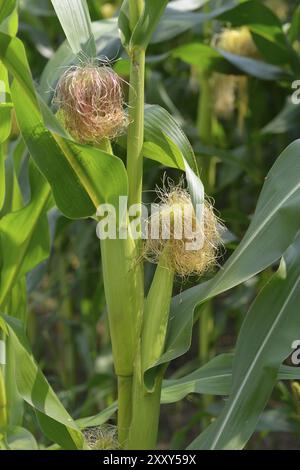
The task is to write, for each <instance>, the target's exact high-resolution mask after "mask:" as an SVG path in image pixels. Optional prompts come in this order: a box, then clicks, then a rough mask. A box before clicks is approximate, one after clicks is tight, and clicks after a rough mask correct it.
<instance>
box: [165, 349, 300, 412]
mask: <svg viewBox="0 0 300 470" xmlns="http://www.w3.org/2000/svg"><path fill="white" fill-rule="evenodd" d="M233 360H234V355H233V354H221V355H219V356H216V357H214V358H213V359H212V360H210V361H209V362H208V363H207V364H205V365H204V366H202V367H200V368H199V369H197V370H195V371H194V372H192V373H190V374H188V375H186V376H184V377H181V378H180V379H176V380H172V379H170V380H164V382H163V388H162V395H161V403H164V404H168V403H175V402H177V401H180V400H182V399H183V398H184V397H186V396H187V395H189V394H191V393H200V394H205V395H229V393H230V388H231V383H232V363H233ZM299 378H300V369H299V367H289V366H285V365H281V367H280V369H279V372H278V375H277V380H297V379H299Z"/></svg>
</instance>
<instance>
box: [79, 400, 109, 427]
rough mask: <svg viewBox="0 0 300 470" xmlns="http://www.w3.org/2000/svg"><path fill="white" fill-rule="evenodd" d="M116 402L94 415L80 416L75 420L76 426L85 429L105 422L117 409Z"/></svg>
mask: <svg viewBox="0 0 300 470" xmlns="http://www.w3.org/2000/svg"><path fill="white" fill-rule="evenodd" d="M117 409H118V404H117V402H114V403H112V404H111V405H110V406H108V407H107V408H105V410H103V411H101V412H100V413H98V414H97V415H95V416H89V417H88V418H81V419H78V420H77V421H76V424H77V426H78V427H79V428H80V429H85V428H89V427H93V426H102V424H105V423H106V422H107V421H108V420H109V419H110V418H111V417H112V416H113V415H114V414H115V412H116V411H117Z"/></svg>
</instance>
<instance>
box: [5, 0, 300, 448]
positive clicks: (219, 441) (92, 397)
mask: <svg viewBox="0 0 300 470" xmlns="http://www.w3.org/2000/svg"><path fill="white" fill-rule="evenodd" d="M74 66H75V67H77V68H74ZM72 67H73V68H72ZM103 67H104V68H105V67H107V68H109V70H113V71H114V72H109V73H108V74H109V77H113V79H114V80H115V79H116V80H120V83H121V85H120V86H121V87H122V92H123V94H124V97H122V98H120V97H119V95H118V97H117V98H118V105H120V102H121V101H122V103H121V108H118V110H117V111H118V112H120V113H121V114H120V115H119V119H120V122H121V124H120V127H122V126H123V127H122V129H121V132H119V131H120V129H119V128H117V127H116V119H117V118H116V116H117V115H116V114H114V117H113V119H112V121H113V123H114V127H113V128H110V129H109V131H110V134H109V133H106V134H103V135H101V136H100V137H101V138H100V137H99V139H96V138H95V139H94V140H93V141H92V139H91V137H89V138H85V137H86V134H87V132H89V133H90V134H89V135H90V136H91V135H94V133H95V132H96V131H95V127H93V126H92V127H91V126H90V128H89V129H88V128H86V130H85V131H84V129H85V127H84V126H85V124H86V123H88V121H87V119H88V118H87V113H88V111H85V112H81V115H80V116H79V114H77V118H78V119H79V117H80V120H79V124H78V121H76V122H75V118H74V114H70V115H69V114H68V113H69V108H66V106H65V101H64V100H65V98H66V97H65V95H66V94H68V92H69V90H70V89H71V87H72V86H73V82H72V83H71V85H70V86H69V85H68V86H66V87H65V88H63V85H65V83H64V82H63V81H62V79H61V77H62V76H63V74H64V73H68V71H70V70H71V71H72V72H74V70H79V71H81V70H83V69H84V70H87V71H88V73H89V70H91V69H92V70H96V71H97V73H98V72H99V69H100V74H101V73H102V72H101V70H103ZM95 73H96V72H95ZM110 74H111V75H110ZM118 76H119V77H120V79H119V78H115V77H118ZM97 77H98V75H97ZM60 79H61V81H60ZM88 80H91V81H90V82H89V81H88ZM92 80H93V78H91V77H88V79H86V78H85V79H84V80H83V81H82V82H80V86H79V85H78V89H76V90H77V93H78V95H76V96H75V97H76V98H77V96H81V94H80V93H81V91H82V90H81V87H82V86H83V87H84V86H89V83H91V82H92ZM103 80H105V78H104V79H103ZM58 83H60V84H61V88H60V89H58V88H57V86H58ZM114 83H115V82H114ZM118 83H119V82H118ZM74 86H76V83H75V85H74ZM299 87H300V7H299V5H298V2H297V1H287V0H265V1H264V0H246V1H243V0H226V1H225V0H209V1H205V0H171V1H168V0H136V1H132V0H124V1H121V0H115V1H113V0H111V1H106V0H87V1H86V0H52V1H50V0H19V1H17V0H0V335H1V336H0V338H1V339H0V448H1V449H3V450H5V449H6V450H7V449H10V450H21V449H25V450H44V449H51V450H57V449H64V450H71V449H99V450H101V449H120V448H124V449H155V448H156V449H192V450H202V449H209V450H215V449H222V450H223V449H234V450H241V449H250V450H258V449H265V450H273V449H281V450H284V449H298V450H299V449H300V233H299V232H300V140H299V138H300V99H299V98H300V93H299V92H298V89H299ZM57 90H58V91H57ZM108 91H109V93H107V95H105V98H107V96H108V98H109V99H111V100H112V96H113V93H116V91H115V89H114V92H112V90H108ZM117 91H118V92H119V89H117ZM59 93H60V94H59ZM94 93H98V94H99V103H98V104H97V106H98V107H99V109H98V108H97V111H99V112H100V111H101V112H103V107H102V108H101V109H100V105H101V100H103V99H104V98H103V97H102V95H101V93H102V91H101V89H95V90H94ZM103 96H104V95H103ZM57 97H58V98H59V99H60V100H61V101H59V99H58V98H57ZM73 98H74V97H73ZM123 100H124V102H123ZM75 101H76V100H75ZM78 103H79V99H78ZM110 104H111V103H108V105H107V106H110ZM64 106H65V107H64ZM102 106H103V103H102ZM86 109H87V108H86ZM108 109H110V108H107V109H106V115H107V113H108V111H107V110H108ZM71 111H72V112H73V110H71ZM113 112H114V113H116V109H114V110H113ZM61 113H65V114H64V116H63V117H64V119H62V117H61ZM103 116H105V114H103V115H102V121H101V120H100V124H101V125H102V124H103V119H104V117H103ZM93 117H94V116H93ZM67 118H68V119H69V121H67ZM97 118H98V116H97ZM84 132H85V133H84ZM97 132H98V131H97ZM170 181H171V183H170ZM169 184H171V185H173V186H174V187H178V185H179V186H180V185H181V186H180V187H184V188H186V189H185V191H186V194H188V196H187V197H188V198H189V199H188V200H189V201H190V202H191V204H192V205H193V207H195V203H196V202H198V203H199V202H200V204H202V205H203V207H204V199H203V197H204V192H205V194H206V200H207V201H209V203H211V204H213V206H214V211H215V214H216V215H217V216H218V220H219V222H218V224H219V226H220V227H221V225H222V226H223V229H222V230H221V229H220V234H221V235H220V236H221V237H222V246H221V247H220V248H219V250H218V255H217V260H216V262H215V263H214V266H213V267H210V268H209V269H207V270H206V269H203V273H202V272H201V275H198V274H199V273H198V271H197V270H193V269H191V270H190V271H189V270H188V268H186V270H185V271H182V272H183V273H184V275H180V274H182V273H181V271H180V270H179V268H178V267H177V265H176V266H175V265H174V263H175V261H174V260H175V255H176V253H175V252H174V251H173V252H172V249H175V248H174V246H175V244H172V245H169V248H168V245H166V247H167V248H166V247H165V246H164V249H163V250H162V251H159V253H158V259H157V260H156V261H157V263H158V266H157V267H156V266H155V263H151V262H149V260H148V258H147V259H143V254H144V247H143V246H144V245H143V242H142V241H141V240H138V241H135V240H131V239H130V240H129V241H123V240H109V241H102V240H101V249H100V241H99V239H98V238H97V235H96V225H97V222H98V221H99V219H97V216H96V211H97V208H98V206H99V205H100V204H104V203H110V204H112V205H113V206H115V207H117V201H118V198H119V196H128V198H129V202H130V204H134V203H137V204H140V203H141V201H143V202H144V203H145V204H146V205H147V206H149V205H150V204H151V203H153V202H157V199H158V195H159V194H160V191H162V192H168V190H169V189H168V185H169ZM157 188H160V189H159V190H158V189H157ZM161 188H163V189H161ZM178 191H179V190H178ZM207 204H208V202H207ZM206 210H207V211H208V209H206ZM207 213H208V212H207ZM204 214H205V211H204ZM128 218H129V216H128ZM126 220H127V219H126ZM126 223H127V222H126ZM172 246H173V248H172ZM170 247H171V248H170ZM167 249H168V250H167ZM198 254H199V253H198ZM168 257H169V258H168ZM167 258H168V262H166V263H167V264H166V265H167V268H166V267H165V265H164V262H165V261H166V259H167ZM182 262H183V261H182ZM170 266H172V268H170V269H169V267H170ZM174 266H175V267H174ZM182 269H183V268H182ZM199 272H200V271H199ZM171 297H172V298H171Z"/></svg>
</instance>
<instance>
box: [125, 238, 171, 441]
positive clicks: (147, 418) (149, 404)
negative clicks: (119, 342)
mask: <svg viewBox="0 0 300 470" xmlns="http://www.w3.org/2000/svg"><path fill="white" fill-rule="evenodd" d="M168 250H169V248H168V247H166V248H165V251H164V252H163V253H162V255H161V258H160V263H159V265H158V266H157V268H156V272H155V275H154V278H153V281H152V284H151V287H150V291H149V294H148V296H147V300H146V302H145V308H144V317H143V330H142V336H141V343H140V345H139V346H140V347H139V350H138V354H137V357H136V362H135V370H134V384H133V411H132V422H131V426H130V431H129V440H128V446H127V447H128V449H154V448H155V446H156V441H157V433H158V423H159V415H160V394H161V383H162V378H163V374H164V369H161V368H157V367H153V366H155V364H156V362H157V360H158V359H159V358H160V356H161V354H162V353H163V350H164V346H165V339H166V334H167V327H168V320H169V311H170V303H171V297H172V288H173V280H174V272H173V271H172V270H171V269H169V268H168V267H167V266H166V263H165V256H170V253H168ZM147 372H149V374H148V376H147V379H146V378H145V373H147ZM145 383H146V385H147V387H148V388H147V389H146V386H145Z"/></svg>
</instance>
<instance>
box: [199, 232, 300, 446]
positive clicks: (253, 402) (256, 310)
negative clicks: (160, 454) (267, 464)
mask: <svg viewBox="0 0 300 470" xmlns="http://www.w3.org/2000/svg"><path fill="white" fill-rule="evenodd" d="M299 302H300V237H298V238H297V240H296V241H295V243H294V244H293V245H292V246H291V247H290V248H289V249H288V250H287V252H286V254H285V255H284V261H283V263H282V265H281V268H280V269H279V271H278V273H276V274H275V275H274V276H273V278H272V279H271V281H270V282H269V283H268V284H267V286H266V287H265V288H264V289H263V290H262V291H261V293H260V294H259V295H258V297H257V298H256V300H255V302H254V304H253V305H252V307H251V309H250V311H249V313H248V315H247V317H246V319H245V321H244V323H243V326H242V329H241V332H240V334H239V337H238V342H237V348H236V353H235V358H234V363H233V372H232V387H231V393H230V396H229V399H228V400H227V401H226V405H225V407H224V409H223V411H222V412H221V414H220V415H219V417H218V418H217V420H216V421H214V422H213V424H212V425H210V426H209V428H208V429H207V430H205V431H204V433H203V434H202V435H200V436H199V438H196V439H195V441H194V442H193V443H192V444H191V446H190V448H192V449H210V450H212V449H235V450H238V449H242V448H243V447H244V446H245V444H246V443H247V441H248V439H249V438H250V437H251V435H252V433H253V432H254V430H255V428H256V425H257V422H258V419H259V416H260V414H261V413H262V411H263V409H264V407H265V406H266V404H267V401H268V399H269V397H270V395H271V392H272V390H273V387H274V385H275V382H276V377H277V374H278V370H279V367H280V364H281V363H282V362H283V361H284V359H286V357H287V356H288V355H289V354H290V353H291V345H292V343H293V341H294V339H295V331H299V328H300V317H299V309H298V307H299Z"/></svg>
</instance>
